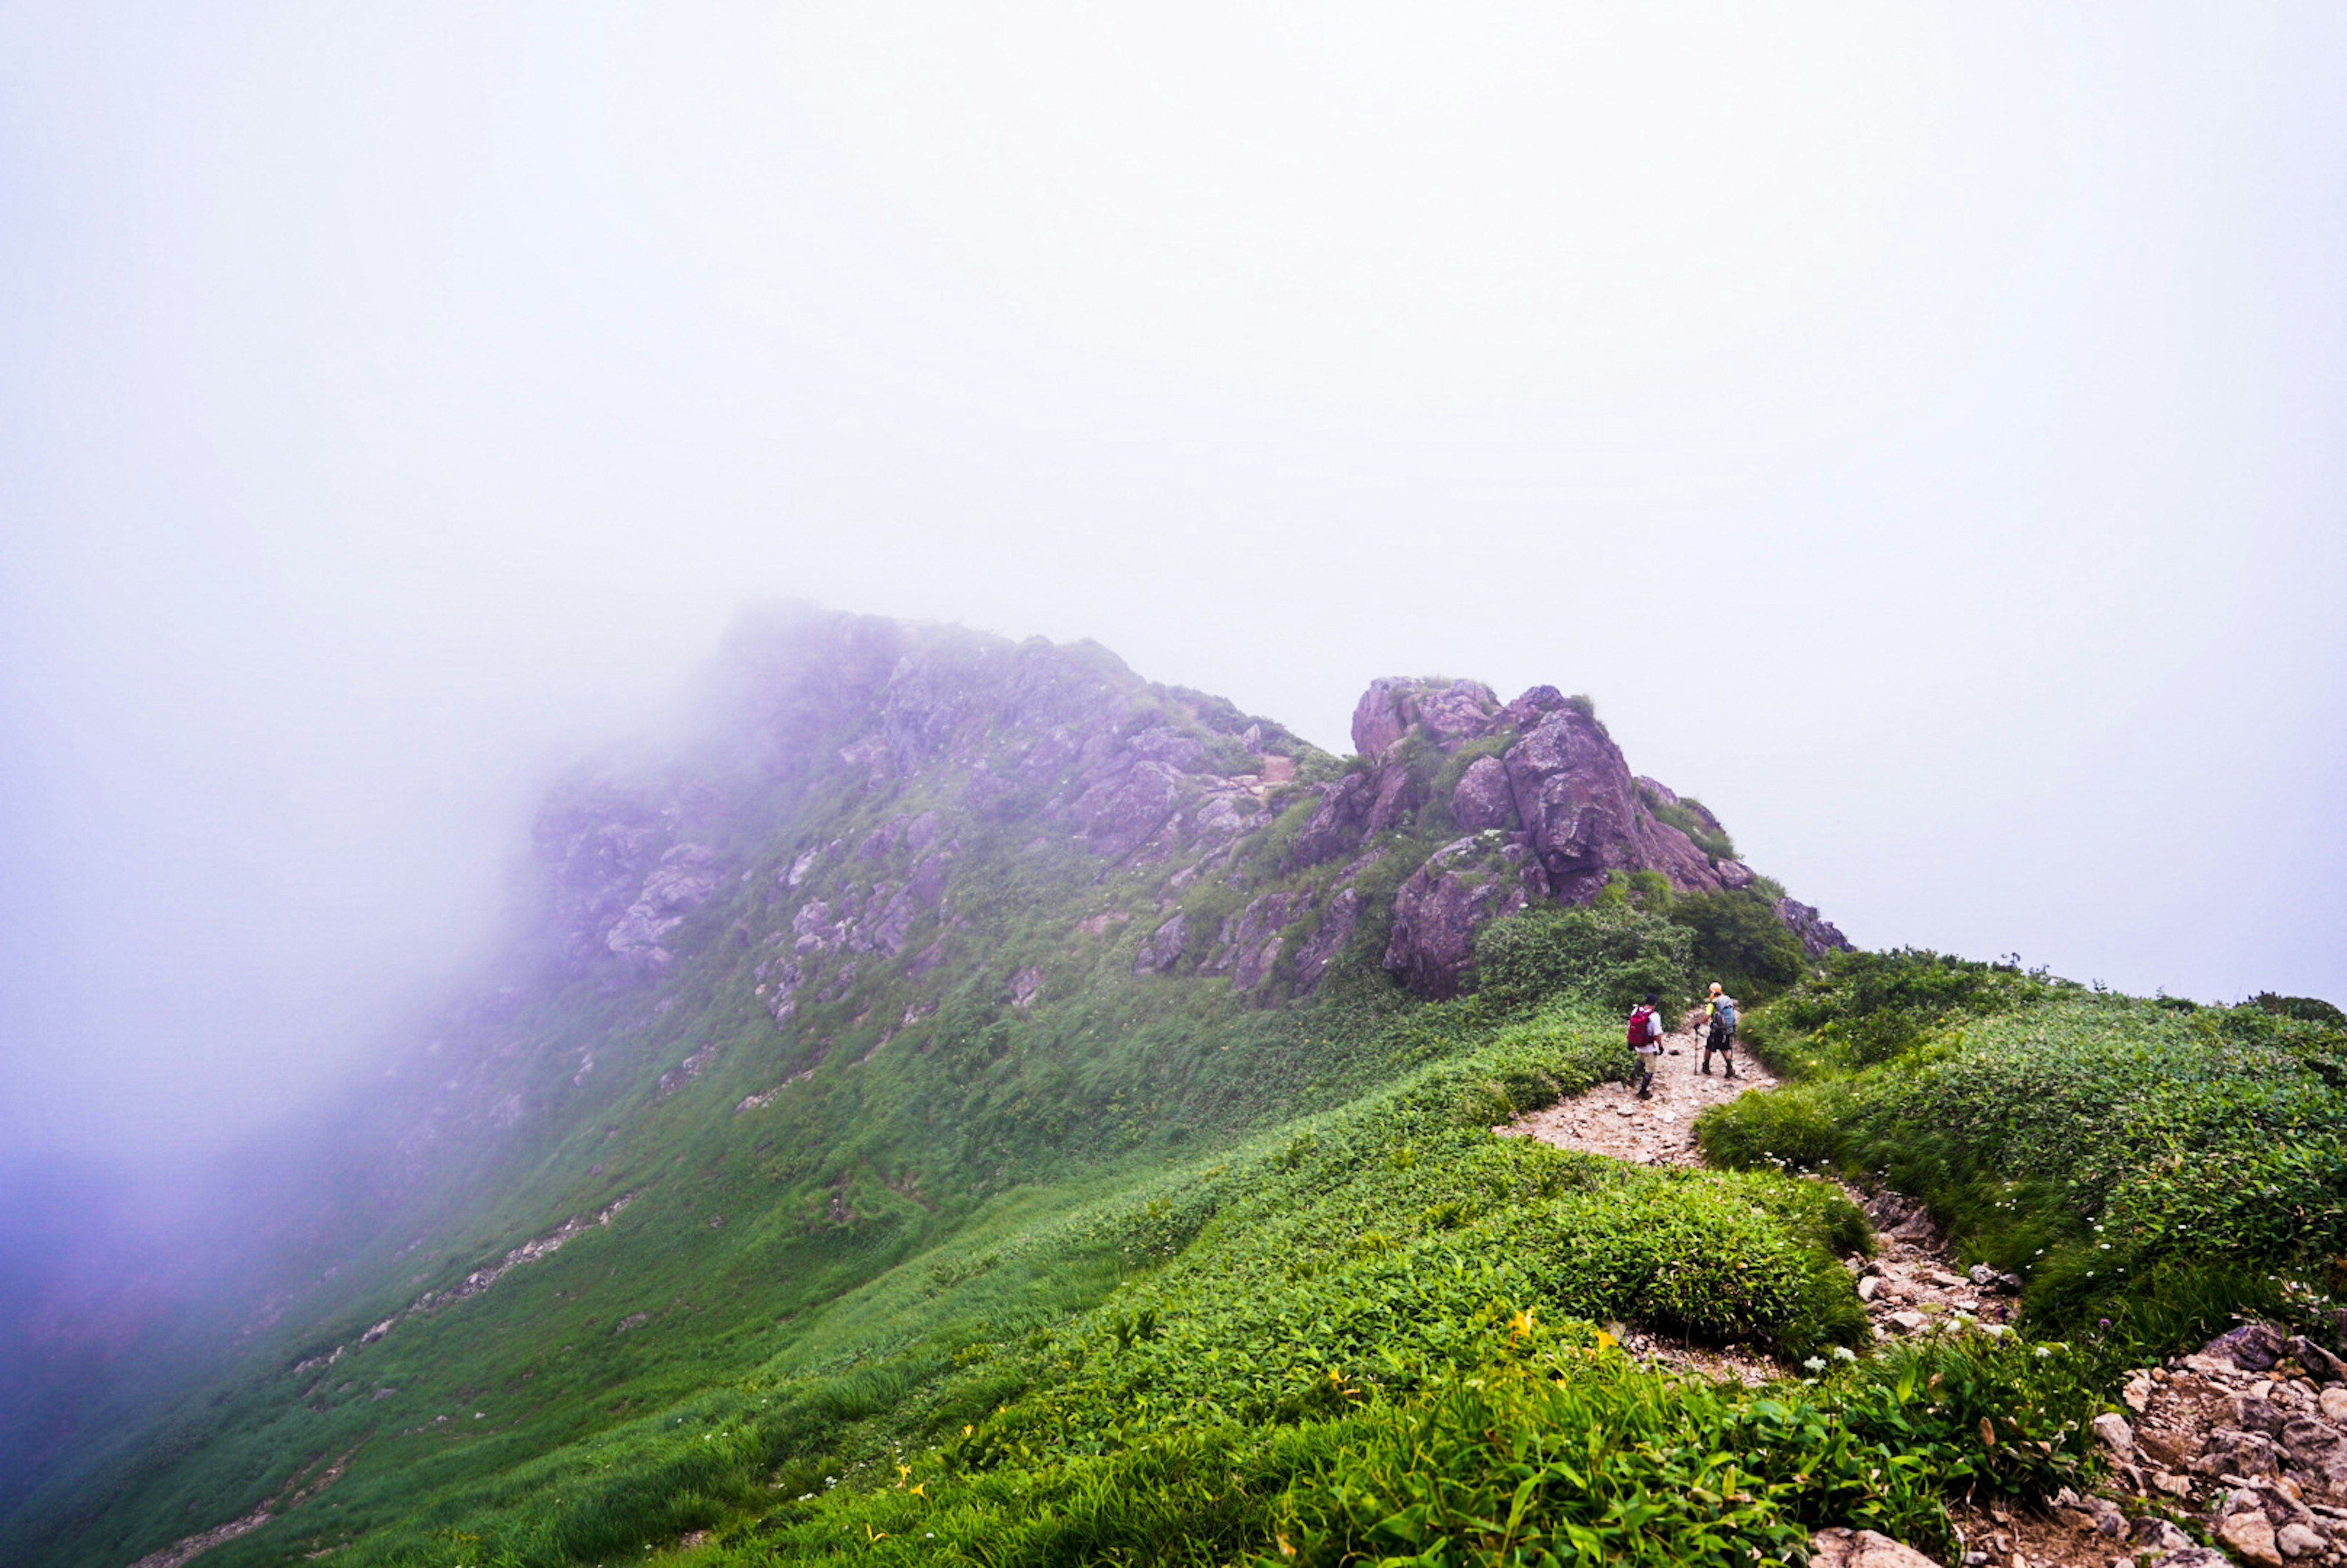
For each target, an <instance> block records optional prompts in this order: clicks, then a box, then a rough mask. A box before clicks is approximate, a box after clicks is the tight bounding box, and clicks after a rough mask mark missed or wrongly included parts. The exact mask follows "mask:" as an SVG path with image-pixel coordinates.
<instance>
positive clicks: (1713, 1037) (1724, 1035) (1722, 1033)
mask: <svg viewBox="0 0 2347 1568" xmlns="http://www.w3.org/2000/svg"><path fill="white" fill-rule="evenodd" d="M1715 1050H1716V1051H1717V1052H1719V1054H1720V1055H1722V1056H1724V1057H1726V1058H1727V1071H1730V1072H1733V1071H1736V1036H1735V1035H1733V1034H1731V1033H1729V1032H1728V1030H1727V1026H1726V1025H1725V1024H1721V1023H1714V1024H1713V1025H1712V1026H1711V1032H1710V1033H1709V1034H1706V1035H1705V1036H1704V1037H1703V1070H1704V1071H1706V1072H1709V1071H1711V1053H1712V1052H1713V1051H1715Z"/></svg>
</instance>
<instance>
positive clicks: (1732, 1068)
mask: <svg viewBox="0 0 2347 1568" xmlns="http://www.w3.org/2000/svg"><path fill="white" fill-rule="evenodd" d="M1727 1076H1728V1077H1730V1078H1733V1077H1735V1076H1736V1063H1734V1062H1732V1061H1731V1062H1729V1063H1728V1064H1727Z"/></svg>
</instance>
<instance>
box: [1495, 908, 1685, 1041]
mask: <svg viewBox="0 0 2347 1568" xmlns="http://www.w3.org/2000/svg"><path fill="white" fill-rule="evenodd" d="M1692 953H1693V944H1692V941H1691V939H1690V938H1689V936H1688V934H1687V932H1686V930H1684V929H1683V928H1681V927H1677V926H1676V925H1674V924H1673V923H1672V922H1671V921H1670V920H1667V919H1665V918H1664V917H1661V916H1659V915H1652V914H1647V913H1645V912H1644V911H1642V910H1638V909H1635V908H1625V907H1618V906H1617V907H1605V908H1598V907H1584V908H1568V909H1558V908H1552V907H1542V908H1535V909H1528V910H1526V911H1524V912H1523V913H1522V914H1520V915H1514V916H1511V917H1508V918H1507V919H1504V920H1494V921H1492V922H1491V924H1490V925H1488V926H1486V927H1483V928H1482V929H1481V931H1480V932H1478V933H1477V934H1476V938H1475V973H1476V977H1477V993H1478V995H1479V996H1481V997H1482V998H1484V999H1487V1000H1488V1001H1489V1003H1490V1004H1491V1005H1492V1006H1494V1007H1496V1008H1499V1009H1526V1008H1532V1007H1537V1006H1540V1005H1542V1004H1543V1003H1545V1002H1548V1001H1551V1000H1553V999H1566V998H1578V999H1583V1000H1585V1001H1588V1002H1591V1003H1594V1004H1595V1005H1596V1006H1598V1007H1600V1008H1602V1009H1605V1010H1606V1011H1608V1012H1612V1013H1614V1014H1616V1015H1626V1014H1627V1013H1628V1012H1629V1010H1630V1009H1631V1008H1632V1007H1634V1006H1635V1005H1636V1003H1637V1000H1638V999H1639V998H1640V997H1642V996H1644V995H1645V993H1646V992H1648V991H1654V992H1656V993H1657V994H1659V995H1660V996H1661V997H1662V999H1663V1002H1664V1005H1665V1008H1666V1009H1676V1008H1677V1007H1679V1006H1680V1005H1682V1004H1683V1002H1684V1001H1685V999H1686V997H1687V995H1688V994H1689V991H1690V990H1691V989H1692V984H1693V982H1692V979H1691V973H1692V971H1691V968H1690V963H1691V958H1692Z"/></svg>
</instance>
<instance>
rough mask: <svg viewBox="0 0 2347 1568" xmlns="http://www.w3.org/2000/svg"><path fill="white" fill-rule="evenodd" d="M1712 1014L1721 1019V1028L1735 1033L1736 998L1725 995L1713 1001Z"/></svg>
mask: <svg viewBox="0 0 2347 1568" xmlns="http://www.w3.org/2000/svg"><path fill="white" fill-rule="evenodd" d="M1711 1016H1712V1017H1714V1018H1716V1019H1717V1020H1719V1027H1720V1028H1722V1029H1724V1030H1727V1032H1728V1033H1730V1034H1734V1033H1735V1032H1736V999H1735V998H1733V997H1727V996H1723V997H1721V998H1720V999H1718V1000H1717V1001H1716V1002H1714V1003H1712V1004H1711Z"/></svg>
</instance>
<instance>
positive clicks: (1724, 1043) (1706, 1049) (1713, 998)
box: [1703, 980, 1736, 1078]
mask: <svg viewBox="0 0 2347 1568" xmlns="http://www.w3.org/2000/svg"><path fill="white" fill-rule="evenodd" d="M1703 1013H1704V1032H1703V1070H1704V1071H1706V1072H1709V1071H1711V1053H1712V1052H1713V1051H1715V1050H1716V1051H1717V1052H1719V1055H1720V1058H1721V1060H1722V1061H1726V1062H1727V1076H1728V1077H1730V1078H1733V1077H1735V1076H1736V999H1735V998H1734V997H1732V996H1729V995H1728V994H1727V992H1726V991H1724V990H1722V989H1720V987H1719V982H1718V981H1717V980H1714V981H1712V982H1711V995H1710V997H1709V998H1708V999H1706V1001H1705V1002H1704V1004H1703Z"/></svg>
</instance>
